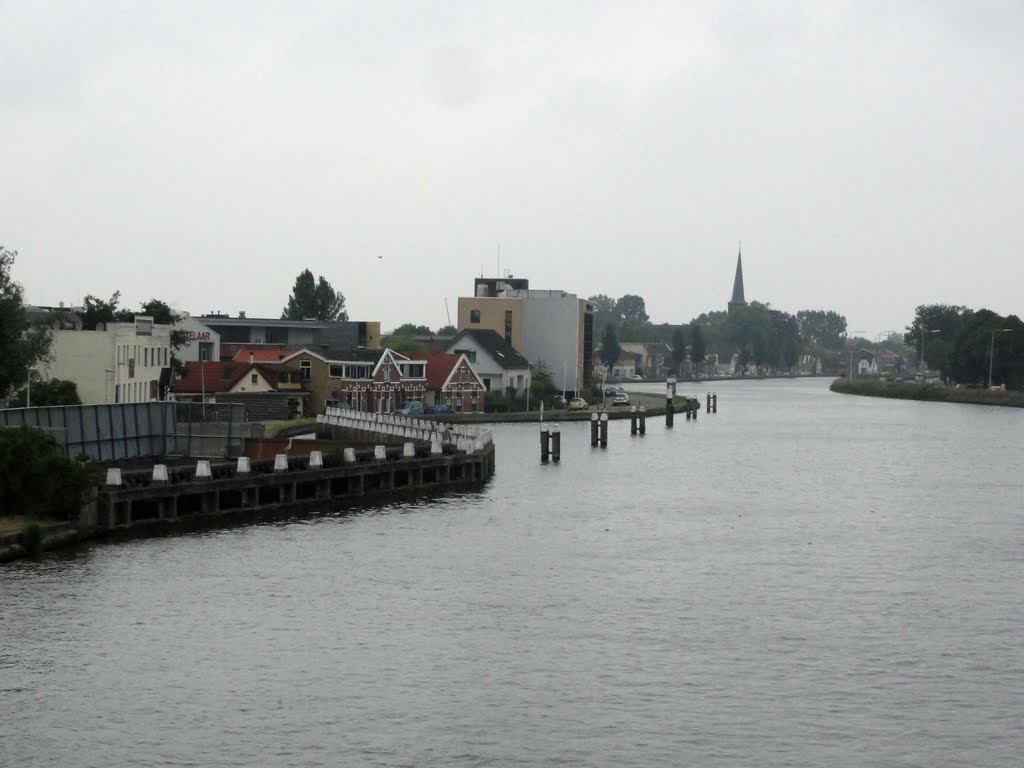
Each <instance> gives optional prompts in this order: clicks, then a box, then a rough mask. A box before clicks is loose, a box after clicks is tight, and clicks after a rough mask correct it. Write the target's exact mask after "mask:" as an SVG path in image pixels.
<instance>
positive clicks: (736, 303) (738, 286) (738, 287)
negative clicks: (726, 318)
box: [729, 246, 747, 312]
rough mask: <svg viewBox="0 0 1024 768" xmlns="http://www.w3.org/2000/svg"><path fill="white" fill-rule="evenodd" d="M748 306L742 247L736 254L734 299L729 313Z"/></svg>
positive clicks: (730, 303) (731, 301)
mask: <svg viewBox="0 0 1024 768" xmlns="http://www.w3.org/2000/svg"><path fill="white" fill-rule="evenodd" d="M745 306H747V300H746V299H744V298H743V246H740V250H739V253H737V254H736V279H735V280H733V283H732V299H730V300H729V311H730V312H732V311H733V310H734V309H738V308H739V307H745Z"/></svg>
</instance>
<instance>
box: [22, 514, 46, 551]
mask: <svg viewBox="0 0 1024 768" xmlns="http://www.w3.org/2000/svg"><path fill="white" fill-rule="evenodd" d="M44 538H46V534H45V533H44V531H43V526H41V525H40V524H39V523H36V522H28V523H25V525H24V526H22V528H21V546H23V547H24V548H25V553H26V554H27V555H28V556H29V557H31V558H32V559H33V560H38V559H39V558H40V557H41V556H42V554H43V539H44Z"/></svg>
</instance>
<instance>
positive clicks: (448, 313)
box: [444, 296, 452, 325]
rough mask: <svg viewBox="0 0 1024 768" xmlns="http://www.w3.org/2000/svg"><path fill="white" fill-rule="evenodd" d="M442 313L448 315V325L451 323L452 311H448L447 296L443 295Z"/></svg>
mask: <svg viewBox="0 0 1024 768" xmlns="http://www.w3.org/2000/svg"><path fill="white" fill-rule="evenodd" d="M444 313H445V314H446V315H448V325H451V324H452V313H451V312H449V311H448V297H447V296H445V297H444Z"/></svg>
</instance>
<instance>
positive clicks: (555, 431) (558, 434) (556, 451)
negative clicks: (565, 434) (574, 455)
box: [551, 424, 562, 464]
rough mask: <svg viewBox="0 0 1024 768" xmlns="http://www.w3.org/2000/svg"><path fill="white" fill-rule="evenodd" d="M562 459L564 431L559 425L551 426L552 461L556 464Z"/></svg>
mask: <svg viewBox="0 0 1024 768" xmlns="http://www.w3.org/2000/svg"><path fill="white" fill-rule="evenodd" d="M561 459H562V430H561V429H560V428H559V426H558V425H557V424H553V425H552V426H551V460H552V461H554V462H555V463H556V464H557V463H558V462H559V461H561Z"/></svg>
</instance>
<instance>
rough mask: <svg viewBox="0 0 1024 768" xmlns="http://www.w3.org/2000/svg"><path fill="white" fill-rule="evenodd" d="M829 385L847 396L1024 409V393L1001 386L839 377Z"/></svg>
mask: <svg viewBox="0 0 1024 768" xmlns="http://www.w3.org/2000/svg"><path fill="white" fill-rule="evenodd" d="M829 388H830V389H831V390H832V391H833V392H839V393H841V394H844V395H865V396H867V397H890V398H893V399H896V400H930V401H932V402H937V403H967V404H971V405H1002V406H1008V407H1010V408H1024V393H1021V392H1005V391H1003V390H998V389H957V388H955V387H946V386H943V385H941V384H915V383H914V382H910V381H885V380H884V379H854V380H853V381H850V380H849V379H847V378H839V379H836V380H835V381H833V382H832V386H831V387H829Z"/></svg>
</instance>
